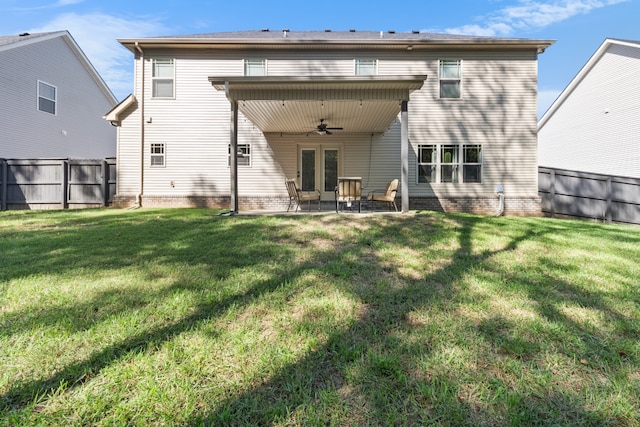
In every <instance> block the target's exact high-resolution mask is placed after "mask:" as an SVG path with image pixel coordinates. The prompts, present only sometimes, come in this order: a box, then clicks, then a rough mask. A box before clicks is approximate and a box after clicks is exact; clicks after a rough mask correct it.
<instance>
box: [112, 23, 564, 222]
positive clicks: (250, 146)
mask: <svg viewBox="0 0 640 427" xmlns="http://www.w3.org/2000/svg"><path fill="white" fill-rule="evenodd" d="M119 41H120V43H122V44H123V45H124V46H125V47H126V48H128V49H129V50H130V51H131V52H132V53H133V54H134V55H135V61H134V62H135V92H134V93H133V94H132V95H131V96H129V97H128V98H127V99H125V100H124V101H122V103H121V104H119V105H118V106H117V107H115V108H114V109H113V110H111V111H109V113H108V114H107V115H106V116H105V118H106V119H107V120H108V121H110V122H111V123H113V124H116V125H118V126H119V127H118V158H117V162H118V164H117V168H118V183H117V191H116V193H117V194H116V197H115V202H116V204H117V205H120V206H128V205H134V204H137V205H140V206H211V207H227V206H231V211H237V210H244V209H258V208H263V209H281V208H283V207H284V208H286V206H287V202H288V196H287V190H286V187H285V185H284V181H285V179H286V178H295V179H296V180H297V182H298V185H299V186H300V187H302V189H308V190H313V189H317V190H319V191H320V192H321V195H322V200H324V201H327V202H331V201H333V200H334V193H333V190H334V187H335V185H336V180H337V177H339V176H352V177H353V176H357V177H361V178H362V185H363V187H364V190H363V193H366V192H367V191H369V190H373V189H380V188H385V185H386V184H387V183H388V182H389V181H391V180H392V179H394V178H399V179H400V191H398V198H399V199H400V201H401V203H398V205H400V206H402V210H403V211H407V210H408V209H438V210H445V211H471V212H484V213H495V212H496V211H497V210H498V209H499V199H498V197H497V195H496V189H497V188H503V189H504V192H505V197H506V203H505V213H507V214H522V215H537V214H540V197H539V196H538V182H537V167H538V165H537V138H536V125H537V119H536V108H537V85H538V81H537V65H538V64H537V59H538V55H539V54H540V53H542V52H543V51H544V50H545V49H546V48H547V47H549V46H550V45H551V44H552V43H553V41H550V40H531V39H510V38H489V37H473V36H456V35H444V34H430V33H420V32H417V31H416V32H411V33H396V32H393V31H389V32H368V31H364V32H361V31H345V32H337V31H324V32H320V31H311V32H307V31H304V32H302V31H301V32H299V31H289V30H283V31H269V30H262V31H246V32H229V33H213V34H201V35H191V36H176V37H156V38H141V39H122V40H119ZM325 127H326V128H325ZM332 128H333V129H332ZM327 130H328V131H327ZM236 150H237V151H240V152H242V157H240V158H236V156H235V155H233V156H230V152H232V153H235V152H236Z"/></svg>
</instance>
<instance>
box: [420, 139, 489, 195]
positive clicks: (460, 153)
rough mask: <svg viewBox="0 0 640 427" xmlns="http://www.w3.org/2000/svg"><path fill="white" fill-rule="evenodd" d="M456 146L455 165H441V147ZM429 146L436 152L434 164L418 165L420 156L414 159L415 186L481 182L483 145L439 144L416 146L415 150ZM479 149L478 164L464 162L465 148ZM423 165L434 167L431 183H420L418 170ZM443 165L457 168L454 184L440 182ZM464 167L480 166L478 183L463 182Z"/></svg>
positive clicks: (452, 183) (471, 183)
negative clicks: (433, 178)
mask: <svg viewBox="0 0 640 427" xmlns="http://www.w3.org/2000/svg"><path fill="white" fill-rule="evenodd" d="M452 145H453V146H457V148H458V161H457V162H456V163H442V147H444V146H452ZM425 146H431V147H435V150H436V162H435V163H431V162H426V163H425V162H423V163H420V156H419V154H418V157H417V158H416V184H418V185H432V184H441V185H460V184H464V185H474V184H475V185H479V184H482V182H483V175H484V153H483V152H484V150H483V148H484V145H483V144H465V143H440V144H418V146H417V149H418V152H419V151H420V149H421V147H425ZM470 146H471V147H480V153H481V161H480V162H478V163H471V162H468V163H465V162H464V149H465V147H470ZM423 165H433V166H435V171H436V179H435V181H432V182H420V168H421V167H422V166H423ZM443 165H455V166H456V167H457V171H456V177H457V181H456V182H443V181H442V166H443ZM465 165H480V180H479V181H478V182H464V167H465Z"/></svg>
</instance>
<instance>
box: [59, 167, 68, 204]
mask: <svg viewBox="0 0 640 427" xmlns="http://www.w3.org/2000/svg"><path fill="white" fill-rule="evenodd" d="M60 166H61V167H62V209H66V208H67V207H68V206H69V204H68V203H67V196H68V195H69V192H68V188H69V162H68V161H66V160H63V161H62V163H61V164H60Z"/></svg>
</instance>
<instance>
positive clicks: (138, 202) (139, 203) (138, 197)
mask: <svg viewBox="0 0 640 427" xmlns="http://www.w3.org/2000/svg"><path fill="white" fill-rule="evenodd" d="M136 50H137V51H138V52H140V63H141V64H142V65H141V67H142V70H141V80H142V81H141V85H140V91H141V93H140V192H139V193H138V194H137V195H136V206H135V207H136V208H140V207H142V194H143V193H144V142H145V138H144V133H145V126H144V84H145V81H144V52H143V51H142V48H141V47H140V44H139V43H138V42H136Z"/></svg>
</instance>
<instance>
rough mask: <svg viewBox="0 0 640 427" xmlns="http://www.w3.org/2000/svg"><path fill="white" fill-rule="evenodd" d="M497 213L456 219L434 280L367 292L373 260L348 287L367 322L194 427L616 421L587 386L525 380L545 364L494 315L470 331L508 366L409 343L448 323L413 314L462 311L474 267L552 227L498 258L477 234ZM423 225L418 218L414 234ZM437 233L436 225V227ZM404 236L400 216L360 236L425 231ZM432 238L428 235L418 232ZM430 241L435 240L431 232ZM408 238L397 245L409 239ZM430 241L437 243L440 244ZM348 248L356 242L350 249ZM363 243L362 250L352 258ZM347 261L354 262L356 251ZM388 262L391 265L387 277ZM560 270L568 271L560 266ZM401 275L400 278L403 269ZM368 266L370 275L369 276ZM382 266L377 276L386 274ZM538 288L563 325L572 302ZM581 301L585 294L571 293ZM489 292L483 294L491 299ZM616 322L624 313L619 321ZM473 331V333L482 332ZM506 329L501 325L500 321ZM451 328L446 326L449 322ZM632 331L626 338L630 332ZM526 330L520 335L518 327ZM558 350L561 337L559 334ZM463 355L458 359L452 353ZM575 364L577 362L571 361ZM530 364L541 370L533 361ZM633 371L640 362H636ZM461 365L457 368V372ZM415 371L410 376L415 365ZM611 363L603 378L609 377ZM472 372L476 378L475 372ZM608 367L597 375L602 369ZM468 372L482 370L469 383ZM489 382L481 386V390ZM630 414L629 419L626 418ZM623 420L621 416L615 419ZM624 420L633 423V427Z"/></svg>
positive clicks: (533, 231)
mask: <svg viewBox="0 0 640 427" xmlns="http://www.w3.org/2000/svg"><path fill="white" fill-rule="evenodd" d="M491 221H492V219H490V218H477V217H469V218H460V219H458V220H454V221H452V224H451V226H452V227H454V228H456V229H457V233H458V240H459V247H458V249H457V250H456V251H455V252H454V253H453V255H452V257H451V260H452V262H451V263H450V264H448V265H445V266H444V267H442V268H440V269H437V270H436V271H433V272H431V273H430V274H428V275H426V276H425V277H424V278H414V277H410V276H404V277H402V279H403V281H404V284H403V285H401V286H390V287H387V288H382V287H380V286H375V284H374V285H373V286H358V285H357V283H360V282H364V283H369V284H370V283H371V278H370V277H363V275H364V276H366V272H367V271H368V270H367V268H366V266H365V265H360V270H358V268H355V269H353V271H354V272H353V273H352V274H351V275H350V276H349V277H347V278H346V279H347V280H346V281H345V282H350V283H351V285H349V284H347V283H344V284H343V286H344V288H345V289H347V290H348V291H349V292H351V293H352V294H353V295H355V296H356V297H357V299H358V300H360V301H362V302H363V303H364V305H365V307H366V310H365V311H364V312H363V313H361V315H360V316H359V319H358V321H357V322H356V323H355V324H353V325H352V326H351V327H350V328H348V329H347V330H344V331H337V332H336V333H335V334H333V335H331V337H330V338H329V340H328V341H327V343H326V344H325V345H324V346H322V347H321V348H319V349H318V350H316V351H314V352H312V353H311V354H309V355H308V356H307V357H305V358H303V359H302V360H299V361H297V362H295V363H292V364H290V365H288V366H285V367H283V369H281V371H280V373H279V374H278V375H276V376H274V377H272V378H268V379H265V380H264V381H263V382H262V383H261V384H259V385H257V386H255V387H252V388H250V389H248V390H246V391H245V392H243V393H240V394H236V395H233V396H231V397H229V398H228V399H227V400H225V401H224V402H220V403H219V404H218V408H219V409H218V410H216V411H214V412H213V413H210V414H197V415H195V416H194V417H193V419H192V420H191V421H190V422H189V424H191V425H275V424H281V423H285V424H286V423H293V424H296V423H301V424H305V423H309V424H314V423H318V424H342V423H344V422H345V420H347V422H349V423H350V424H354V425H371V424H379V425H422V424H424V423H442V424H446V425H507V424H510V425H532V424H541V423H543V424H544V423H552V424H553V423H559V424H581V423H587V424H596V425H606V424H609V423H611V422H613V423H616V422H617V421H616V420H615V416H616V415H620V414H614V415H613V417H612V415H611V414H607V413H606V412H597V411H594V410H592V409H591V408H589V407H588V405H587V404H586V402H585V401H584V400H583V398H582V396H581V395H580V391H579V390H573V389H566V388H564V387H563V386H562V385H556V386H550V387H549V389H548V390H545V389H544V387H545V381H546V380H547V378H553V376H554V375H553V373H552V372H544V370H545V368H538V369H540V371H541V373H539V374H537V375H534V376H535V377H542V379H541V382H540V384H531V385H523V384H515V383H514V382H515V381H516V379H517V378H518V377H521V376H522V372H524V371H527V370H530V369H531V368H532V367H533V368H535V363H537V362H531V363H530V361H532V360H533V359H534V356H535V353H537V352H541V351H542V350H541V349H540V348H537V347H536V344H534V343H531V342H528V341H527V339H526V338H522V337H519V336H517V335H514V336H510V337H509V338H506V337H505V336H503V335H501V334H500V333H498V334H494V333H492V332H490V331H493V330H495V329H496V327H498V329H499V328H500V327H502V326H506V327H508V328H509V327H510V328H513V325H509V323H508V322H507V321H506V320H505V319H504V318H501V317H498V318H493V319H486V321H482V322H480V323H479V324H478V323H477V322H476V321H475V320H474V319H472V318H470V319H469V320H468V324H469V327H470V328H472V330H476V334H477V335H478V337H479V339H480V340H484V341H486V345H485V346H480V347H478V350H479V351H482V352H484V353H485V354H482V355H478V358H479V359H482V358H483V357H484V361H485V362H486V361H491V360H493V359H500V362H499V363H496V364H492V363H489V364H487V365H485V364H484V363H485V362H481V363H479V364H478V365H477V366H475V367H468V366H467V367H463V369H461V370H460V371H456V370H455V369H451V370H444V371H443V370H442V369H443V368H442V367H435V370H433V371H430V369H429V368H430V367H434V366H433V365H431V366H430V364H429V363H428V362H426V361H428V360H430V359H437V358H438V357H439V356H438V355H436V354H435V353H437V352H446V351H447V349H446V348H443V347H438V345H437V344H436V341H438V340H436V339H433V340H432V339H427V340H426V341H420V340H417V341H413V342H412V341H411V340H407V339H402V337H411V336H412V330H414V329H415V328H421V327H426V328H431V330H432V332H433V334H434V335H437V334H439V333H442V334H446V331H445V330H442V329H438V325H434V324H430V323H429V321H424V322H425V323H423V324H420V322H418V323H417V324H416V321H415V320H413V319H412V315H413V313H415V312H420V311H421V310H423V309H427V311H428V307H430V306H434V305H440V306H443V309H444V310H446V311H456V310H457V309H459V308H460V306H461V305H463V304H464V301H465V300H466V299H467V298H474V299H476V302H480V301H477V299H478V298H479V297H478V296H477V295H476V296H473V297H471V296H469V297H467V296H465V293H466V292H467V290H468V289H467V287H466V286H465V285H462V284H461V281H460V278H461V277H460V276H461V275H463V274H465V273H466V272H468V271H470V270H474V269H483V268H484V267H486V263H487V262H488V261H489V260H490V259H491V258H492V257H494V256H495V255H496V254H498V253H500V252H509V251H513V250H516V249H517V248H518V246H519V245H520V244H521V243H523V242H526V241H527V240H529V239H531V238H539V237H540V236H543V235H544V234H546V233H548V232H552V227H551V228H549V229H546V228H543V227H542V226H541V225H536V226H531V227H527V228H526V229H524V230H523V232H522V234H521V235H519V236H514V237H513V238H512V240H511V241H510V242H509V244H508V245H506V246H505V247H503V248H500V249H497V250H494V251H485V252H482V253H480V254H475V253H474V248H473V247H472V235H473V232H474V228H475V227H476V226H478V225H482V224H484V225H486V223H487V222H491ZM419 225H427V224H423V223H421V222H420V221H417V222H414V223H413V224H412V227H417V226H419ZM427 228H429V227H428V225H427ZM416 231H417V229H416V228H414V229H413V230H407V229H404V222H403V220H402V219H399V220H397V221H395V223H394V224H392V225H389V224H385V225H384V227H376V226H375V225H374V226H372V227H371V229H370V230H369V231H365V232H364V233H363V236H362V237H361V242H362V241H367V240H368V241H371V242H376V241H385V243H386V244H389V245H393V244H394V242H393V240H394V239H393V238H391V239H389V236H394V235H402V234H405V233H413V232H416ZM417 235H419V236H421V237H423V236H425V235H427V236H428V233H424V234H421V233H418V234H417ZM427 239H428V237H427ZM404 242H405V240H404V239H399V240H398V242H397V243H399V244H403V243H404ZM435 243H436V242H434V241H431V242H427V243H425V244H426V245H427V246H428V245H430V244H435ZM344 245H345V242H342V243H341V244H339V245H337V246H336V247H335V248H334V249H335V250H336V251H338V252H339V253H343V254H344V255H345V258H353V257H354V256H355V258H360V259H365V260H371V259H372V258H374V259H375V258H376V255H374V254H373V253H372V252H371V251H369V250H368V246H367V244H360V245H354V246H353V247H350V248H348V249H345V247H344ZM347 245H348V244H347ZM354 247H355V248H361V250H360V252H357V251H358V250H357V249H355V250H356V253H355V254H354V253H353V252H351V251H353V250H354ZM346 255H348V256H346ZM374 262H375V263H376V264H377V265H378V266H383V265H386V264H387V261H385V260H382V259H380V258H379V257H378V259H377V260H376V261H374ZM385 268H387V267H383V268H382V271H384V269H385ZM559 268H562V266H560V267H559ZM398 270H399V268H397V267H396V268H395V270H394V271H396V272H397V271H398ZM363 271H364V273H363ZM380 272H381V270H380V269H374V273H378V274H380ZM550 280H551V282H552V286H553V287H558V288H562V287H564V286H566V287H568V288H571V287H570V286H569V285H568V284H567V283H564V282H561V281H558V280H555V279H553V278H550ZM538 285H539V284H537V283H529V282H526V281H523V283H521V284H520V287H521V288H523V289H525V290H526V292H528V294H529V296H530V297H531V298H532V299H533V300H534V301H536V302H537V303H539V306H540V307H541V308H539V309H536V308H532V309H533V310H537V311H538V314H539V315H541V316H542V317H544V318H548V317H549V316H551V317H553V318H554V319H558V318H559V317H561V316H559V314H558V313H557V312H551V311H550V308H549V307H550V306H552V305H553V304H560V303H562V301H563V295H554V296H553V297H552V298H551V299H549V296H548V295H545V294H542V293H540V292H538V291H537V290H536V289H537V287H538ZM571 292H574V293H575V294H576V295H579V294H580V292H581V290H580V289H575V288H574V289H571ZM481 298H482V297H480V299H481ZM587 300H588V301H590V303H591V304H592V306H593V308H595V309H598V310H605V311H606V310H608V308H607V304H606V303H605V302H603V301H602V300H600V299H598V298H596V299H595V302H594V299H593V298H592V296H590V297H588V298H587ZM614 317H616V318H619V316H618V315H615V314H614ZM561 322H563V323H565V324H566V327H567V329H569V330H574V329H576V330H577V331H579V332H582V334H581V335H582V336H581V337H580V339H581V340H583V341H584V344H585V346H587V347H588V346H589V345H593V343H590V342H589V336H590V331H585V330H584V329H582V328H581V327H580V326H578V325H576V324H575V322H573V321H571V320H570V319H568V318H566V317H562V318H561ZM474 325H475V326H474ZM496 325H497V326H496ZM442 326H443V327H446V325H442ZM633 332H634V331H629V333H628V334H626V335H627V336H628V337H630V336H631V334H632V333H633ZM516 334H517V331H516ZM549 339H550V340H551V341H552V342H553V341H555V344H560V343H559V342H558V341H557V338H555V337H553V336H550V337H549ZM450 344H451V346H452V347H455V346H459V347H460V348H462V349H464V348H465V344H466V343H464V342H462V343H460V342H458V343H456V342H455V338H454V342H451V343H450ZM609 344H610V343H609V342H606V341H605V342H601V343H599V344H598V346H599V347H603V346H604V347H606V346H607V345H609ZM451 354H452V357H455V352H452V353H451ZM567 357H569V358H572V357H575V355H574V354H568V355H567ZM532 363H533V364H534V365H533V366H532ZM630 363H631V364H635V363H637V361H631V362H630ZM455 364H456V363H455V362H452V363H451V365H452V366H455ZM407 368H409V369H407ZM606 369H607V368H603V369H602V371H603V372H604V371H606ZM465 370H471V371H475V373H473V374H470V372H469V371H467V372H466V373H465V372H464V371H465ZM594 371H598V368H596V369H594ZM470 375H472V376H471V377H470ZM478 377H480V378H483V379H484V381H483V383H486V384H488V385H487V386H486V387H487V390H485V391H484V395H483V392H482V391H480V390H474V387H476V386H477V385H476V384H474V381H476V380H477V378H478ZM480 387H483V386H480ZM623 416H624V414H623ZM612 418H613V419H612ZM622 424H624V418H623V422H622Z"/></svg>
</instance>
